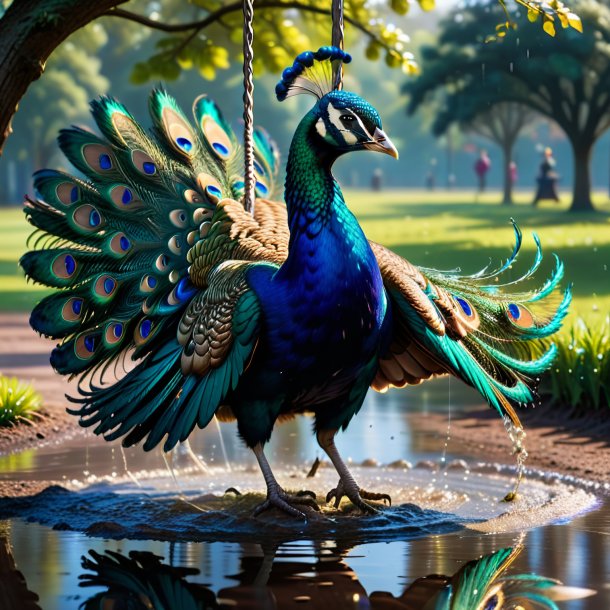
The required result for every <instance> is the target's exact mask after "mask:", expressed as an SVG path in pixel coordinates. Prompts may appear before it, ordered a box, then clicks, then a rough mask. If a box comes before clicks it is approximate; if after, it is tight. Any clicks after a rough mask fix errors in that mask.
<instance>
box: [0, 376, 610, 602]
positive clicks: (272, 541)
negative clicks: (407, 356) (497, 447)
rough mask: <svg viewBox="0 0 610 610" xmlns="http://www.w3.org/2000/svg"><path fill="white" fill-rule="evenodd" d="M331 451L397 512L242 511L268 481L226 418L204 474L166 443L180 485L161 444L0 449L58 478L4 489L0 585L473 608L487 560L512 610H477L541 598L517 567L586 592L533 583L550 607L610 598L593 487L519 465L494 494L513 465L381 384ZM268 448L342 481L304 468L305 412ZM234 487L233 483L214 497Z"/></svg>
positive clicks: (293, 477)
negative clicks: (306, 515) (483, 457)
mask: <svg viewBox="0 0 610 610" xmlns="http://www.w3.org/2000/svg"><path fill="white" fill-rule="evenodd" d="M439 387H440V388H441V389H440V394H442V392H443V388H442V386H439ZM432 391H433V392H434V391H435V390H434V387H433V388H432ZM455 394H456V392H453V396H455ZM427 396H428V398H429V397H430V395H427ZM432 398H433V400H430V401H429V402H428V399H426V400H421V395H420V402H419V403H418V404H416V405H415V406H414V408H415V409H417V410H419V411H420V412H421V413H424V412H425V410H426V409H427V408H428V407H429V405H430V404H434V403H436V404H439V400H438V397H437V396H434V394H432ZM465 400H466V399H465ZM498 425H499V426H500V425H501V422H498ZM439 444H440V446H439ZM338 445H339V448H340V451H341V452H342V453H343V455H344V456H345V457H346V459H347V458H351V469H352V470H353V472H354V474H355V476H356V479H357V480H358V481H359V483H360V484H361V485H362V486H363V487H365V488H367V489H370V490H371V491H381V492H389V493H390V494H391V495H392V497H393V507H392V508H386V509H384V510H383V511H382V512H381V513H380V514H379V515H376V516H372V517H355V516H353V515H350V514H348V513H346V512H343V511H341V512H336V511H334V510H330V509H325V510H324V511H323V513H322V515H320V516H312V517H311V518H310V520H309V522H308V523H306V524H305V523H304V522H298V521H294V520H293V519H287V518H285V517H284V516H282V515H278V514H277V513H268V514H265V515H263V516H262V517H260V518H258V519H253V518H252V517H251V511H252V508H253V506H254V505H255V504H256V503H258V502H260V501H261V500H262V499H263V495H262V490H263V481H262V477H261V475H260V473H259V472H258V470H257V469H256V467H255V461H254V459H253V457H252V456H251V454H250V452H249V451H247V450H246V449H244V448H243V447H242V446H241V445H240V444H239V442H237V440H236V435H235V431H234V429H233V427H232V426H231V425H228V426H223V427H222V428H221V429H218V428H215V427H214V426H210V427H209V428H208V429H206V430H204V431H202V432H200V433H198V434H197V435H195V436H194V438H193V440H192V449H193V452H194V453H195V454H196V455H197V456H198V459H200V460H203V461H204V462H205V465H206V472H202V470H201V468H200V467H199V466H197V465H196V464H195V463H194V461H193V459H192V457H191V456H190V455H189V452H188V451H187V450H186V448H184V447H183V448H181V449H179V450H178V451H177V452H176V453H174V454H172V455H171V456H170V460H171V461H172V463H173V468H174V470H175V472H176V474H177V478H176V479H174V478H173V477H172V476H171V475H170V474H169V472H168V470H167V468H166V466H165V464H164V461H163V458H162V457H161V454H158V453H152V454H145V453H143V452H142V451H140V450H139V449H137V448H134V449H130V450H128V451H125V452H123V451H122V450H121V449H120V447H119V446H118V445H116V444H115V445H111V444H108V443H104V442H103V441H100V440H99V439H96V438H92V437H90V436H83V435H81V434H79V435H75V437H74V438H73V439H69V440H63V441H62V442H61V443H59V444H50V445H48V446H46V447H44V448H42V449H38V450H35V451H30V452H24V453H23V454H20V455H17V456H4V457H0V477H1V478H3V479H14V480H26V479H31V480H43V481H48V482H49V483H51V482H53V485H52V486H51V487H50V488H48V489H46V490H45V491H44V492H42V493H41V494H38V495H36V496H32V497H29V498H28V497H26V498H20V499H9V498H5V499H2V500H0V519H4V520H3V521H0V572H1V574H0V581H1V582H3V583H4V582H6V583H13V584H14V589H13V591H17V592H19V593H18V597H17V598H16V599H18V600H19V602H18V604H17V605H14V606H13V607H14V608H15V609H16V610H17V609H18V610H35V609H36V608H42V609H44V610H55V609H57V610H73V609H74V610H75V609H77V608H79V607H83V608H85V610H89V609H94V608H95V609H96V610H98V609H99V608H115V609H118V608H134V609H136V608H137V609H139V608H155V609H156V610H157V609H158V610H175V609H176V608H180V609H182V608H185V610H186V609H187V608H189V609H190V608H193V609H195V608H233V607H240V608H252V609H256V610H258V609H260V610H263V609H267V608H278V609H281V610H283V609H284V608H293V607H294V608H296V607H297V606H298V607H307V606H308V605H309V607H313V608H331V607H333V606H334V607H335V608H337V609H339V608H354V609H356V608H357V609H361V608H373V609H380V610H384V609H390V608H393V609H402V610H418V609H421V610H424V608H425V609H426V610H427V609H428V608H434V610H445V609H446V610H450V609H451V608H454V609H455V610H457V609H458V608H459V609H460V610H474V608H475V607H476V606H470V605H468V604H469V603H474V602H473V601H472V599H470V601H469V602H468V603H465V605H464V604H462V605H457V600H458V596H457V593H455V592H456V590H457V589H456V587H457V584H456V583H457V582H458V580H459V579H460V578H463V577H464V576H465V575H466V576H467V575H468V574H470V575H471V577H472V575H473V574H477V573H478V574H481V573H482V571H481V570H482V568H483V567H484V566H485V565H486V564H485V563H480V562H481V561H483V562H485V561H488V562H493V561H499V562H501V560H502V557H504V556H506V557H507V556H508V555H510V557H512V559H511V564H510V566H507V567H506V571H505V572H502V574H497V575H496V576H495V577H494V578H493V579H491V580H490V581H489V582H487V581H485V582H478V581H477V583H476V584H477V591H479V592H481V591H483V592H484V591H491V590H492V589H493V587H496V588H497V590H498V591H500V590H501V591H502V595H504V596H505V599H506V603H505V605H503V606H494V605H493V604H491V602H490V601H489V600H487V601H486V602H485V604H488V602H489V604H491V605H489V604H488V605H485V606H482V607H484V608H486V609H487V608H488V607H489V608H495V607H497V608H506V609H507V610H508V609H509V608H516V607H519V606H521V607H523V608H527V609H528V610H530V609H534V608H536V606H535V605H532V604H531V603H530V605H528V602H527V599H526V598H519V597H515V595H517V593H518V594H519V595H524V594H525V593H524V591H523V583H524V582H525V581H524V579H523V578H517V579H513V580H510V578H511V577H514V576H515V575H519V574H529V573H532V572H534V573H536V574H537V575H539V576H541V577H548V578H551V579H558V580H561V581H563V582H564V583H565V584H566V585H568V586H569V587H576V588H577V589H579V591H575V590H572V589H558V588H557V586H556V584H553V583H551V584H548V583H547V585H545V586H546V587H547V589H545V590H542V589H539V593H540V594H541V595H543V596H546V595H549V596H550V597H548V599H549V600H555V601H553V602H550V603H556V604H557V606H556V607H557V608H561V609H562V610H564V609H565V610H607V609H608V608H609V607H610V582H609V581H610V578H609V575H610V504H609V501H608V496H607V493H608V490H607V488H606V489H605V488H604V486H601V485H599V484H597V485H594V484H588V483H587V482H585V481H579V480H577V479H574V478H571V477H561V476H559V475H556V474H553V473H540V472H528V476H527V477H526V479H525V481H524V483H523V485H522V488H521V493H520V497H519V499H518V500H517V501H516V502H513V503H510V504H506V503H503V502H501V499H502V498H503V497H504V495H505V494H506V493H507V492H508V491H510V490H511V489H512V487H513V485H514V476H515V475H514V469H512V468H511V467H505V466H496V465H490V464H482V463H479V462H477V461H476V460H473V459H472V458H471V457H470V456H469V455H468V449H467V447H462V446H458V445H456V444H455V443H453V442H450V443H448V446H449V448H448V451H449V452H448V453H444V452H445V447H444V443H443V442H442V441H440V442H439V440H438V439H435V438H433V437H432V436H430V435H426V434H421V433H419V432H418V433H417V434H414V433H413V431H412V430H411V428H410V424H409V420H408V419H407V418H406V417H404V406H403V404H402V402H400V403H399V402H398V401H396V400H395V398H394V397H392V394H389V395H386V396H382V397H378V396H375V398H374V400H372V401H370V402H369V403H368V404H367V405H366V406H365V409H363V412H362V414H361V416H359V417H358V418H356V419H355V420H354V423H353V425H351V426H350V429H349V431H348V433H347V434H345V435H342V436H341V437H340V438H339V441H338ZM267 454H268V456H269V459H270V461H271V463H272V465H273V466H274V469H275V472H276V476H277V478H278V480H279V481H280V482H281V483H282V484H283V485H284V486H285V487H286V488H288V489H290V490H298V489H303V488H307V489H312V490H313V491H314V492H315V493H316V494H317V495H318V498H319V499H321V498H323V497H324V496H325V495H326V492H327V491H328V490H329V489H330V488H331V487H334V485H335V484H336V475H335V473H334V472H333V470H332V469H331V468H328V467H321V468H320V469H319V470H318V474H317V476H316V477H315V478H307V477H306V476H305V474H306V472H307V471H308V470H309V468H310V466H311V463H312V462H313V460H314V458H315V457H317V456H320V454H319V450H318V448H317V446H316V445H315V441H314V440H313V438H312V437H311V435H310V422H309V421H308V420H307V419H306V418H299V419H297V420H295V421H293V422H290V423H289V424H286V425H284V426H280V427H278V428H277V431H276V434H274V437H273V440H272V443H271V444H270V445H269V447H268V451H267ZM371 456H375V458H376V460H377V461H376V460H371V459H370V458H371ZM398 460H402V462H398ZM363 462H364V463H365V464H366V465H362V464H363ZM236 464H239V466H235V465H236ZM390 464H392V466H390ZM58 482H59V484H60V485H61V486H59V485H57V483H58ZM228 487H235V488H237V489H238V490H240V491H241V492H242V493H243V495H241V496H235V495H234V494H227V495H223V492H224V490H225V489H227V488H228ZM606 487H607V486H606ZM347 506H348V504H347V503H346V504H345V505H343V506H342V508H344V509H346V508H347ZM54 528H55V529H54ZM502 549H509V550H508V551H502ZM510 549H513V550H512V551H511V550H510ZM107 552H111V553H118V554H116V555H112V554H108V553H107ZM503 553H504V555H503ZM507 553H508V555H506V554H507ZM486 556H487V559H485V557H486ZM506 557H505V559H506ZM83 558H85V559H84V560H83ZM472 562H474V563H472ZM477 562H479V563H477ZM477 566H478V568H479V569H478V570H477ZM15 570H19V571H20V572H21V574H22V577H17V576H15V575H16V571H15ZM431 575H436V576H434V577H432V576H431ZM460 575H461V576H460ZM424 577H426V578H425V580H421V579H422V578H424ZM19 578H21V580H20V579H19ZM502 578H505V580H501V579H502ZM507 579H508V580H507ZM492 581H493V582H492ZM472 582H474V581H472V579H471V584H472ZM540 582H542V581H540ZM549 582H550V581H549ZM79 583H83V584H88V585H90V586H88V587H85V588H83V587H81V586H79ZM125 583H131V585H129V586H126V584H125ZM134 583H135V585H134ZM132 585H134V586H136V589H137V591H138V593H137V594H136V593H134V590H132V589H130V586H132ZM11 586H12V585H11ZM541 587H542V585H541ZM583 589H587V590H589V589H591V590H595V592H596V594H595V595H588V594H587V591H583ZM449 592H452V593H451V595H449ZM15 594H16V595H17V593H15ZM170 594H171V595H179V596H180V597H179V599H180V600H182V601H181V602H176V598H172V597H171V595H170ZM155 595H156V596H157V597H156V598H155V597H154V596H155ZM36 596H38V597H39V601H35V597H36ZM138 596H140V597H138ZM151 596H152V597H151ZM435 596H436V597H435ZM443 596H444V597H443ZM511 596H512V597H511ZM153 599H154V600H155V601H154V603H152V602H151V600H153ZM32 600H34V601H32ZM451 600H453V601H451ZM530 601H531V600H530ZM149 602H150V603H149ZM509 602H510V604H512V605H509ZM477 603H478V602H477ZM28 604H29V605H28ZM32 604H34V605H32ZM82 604H85V605H84V606H82ZM138 604H139V605H138ZM146 604H149V605H146ZM180 604H182V605H180ZM189 604H190V605H189ZM426 604H428V605H426ZM430 604H433V605H430ZM452 604H453V605H452ZM539 607H542V608H555V606H552V605H548V604H547V606H539ZM9 608H10V607H9Z"/></svg>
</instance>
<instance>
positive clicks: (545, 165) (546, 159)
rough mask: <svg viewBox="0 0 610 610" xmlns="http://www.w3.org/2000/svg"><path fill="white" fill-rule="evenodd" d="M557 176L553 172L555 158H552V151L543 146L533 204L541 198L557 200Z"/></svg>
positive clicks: (536, 203)
mask: <svg viewBox="0 0 610 610" xmlns="http://www.w3.org/2000/svg"><path fill="white" fill-rule="evenodd" d="M558 179H559V176H558V174H557V172H555V159H553V151H552V149H550V148H548V147H547V148H545V149H544V153H543V156H542V163H541V164H540V172H539V173H538V177H537V178H536V182H538V189H537V191H536V196H535V197H534V202H533V205H535V206H536V205H538V202H539V201H540V200H541V199H553V200H555V201H559V195H558V194H557V180H558Z"/></svg>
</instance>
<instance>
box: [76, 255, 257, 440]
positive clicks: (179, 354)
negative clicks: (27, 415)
mask: <svg viewBox="0 0 610 610" xmlns="http://www.w3.org/2000/svg"><path fill="white" fill-rule="evenodd" d="M253 264H256V263H248V262H246V261H224V262H223V263H221V264H219V265H217V266H216V267H214V268H213V269H212V270H211V271H210V273H209V274H208V277H207V285H206V287H205V289H203V290H201V291H199V292H198V293H197V294H196V295H195V296H194V297H193V298H192V299H191V300H190V302H189V304H188V306H187V307H186V309H185V310H184V312H183V314H182V316H181V319H180V322H179V324H178V329H177V336H173V337H171V338H168V339H167V340H166V341H165V343H162V344H160V345H158V346H157V348H156V350H155V351H154V352H152V353H151V354H150V355H149V357H148V358H146V359H144V360H143V361H142V362H141V363H140V364H139V365H138V366H137V367H136V368H135V369H134V370H132V371H130V372H129V374H128V375H126V376H125V377H124V378H123V379H121V380H119V381H117V382H116V383H114V384H113V385H112V386H110V387H107V388H93V389H92V390H90V391H85V390H81V394H82V397H81V398H78V399H72V400H73V402H77V403H80V405H81V407H80V408H79V409H78V410H73V411H72V412H73V413H74V414H76V415H80V416H81V424H82V425H83V426H92V425H96V428H95V432H96V434H103V435H104V436H105V437H106V438H107V439H108V440H113V439H116V438H119V437H122V436H124V437H125V438H124V440H123V444H124V445H125V446H130V445H133V444H135V443H138V442H140V441H141V440H143V439H144V438H146V441H145V443H144V449H145V450H149V449H152V448H153V447H155V446H156V445H157V444H159V443H160V442H161V440H162V439H163V437H164V436H166V435H167V438H166V440H165V443H164V450H165V451H169V450H170V449H172V448H173V447H174V446H175V445H176V444H177V443H179V442H182V441H184V440H186V439H187V438H188V436H189V434H190V433H191V432H192V430H193V429H194V427H195V426H196V425H197V426H199V427H200V428H203V427H205V426H206V425H207V424H208V423H209V421H210V420H211V419H212V417H213V415H214V413H215V412H216V410H217V409H218V408H219V407H220V406H221V404H222V403H223V401H224V400H225V399H226V398H227V396H228V394H229V393H230V392H231V391H232V390H234V389H235V388H236V386H237V384H238V382H239V379H240V377H241V375H242V374H243V372H244V371H245V369H246V368H247V365H248V362H249V361H250V360H251V358H252V355H253V353H254V349H255V346H256V342H257V340H258V334H259V328H260V306H259V302H258V299H257V297H256V294H255V293H254V292H253V291H252V290H251V289H250V288H249V285H248V282H247V274H248V271H249V269H250V268H251V267H252V265H253Z"/></svg>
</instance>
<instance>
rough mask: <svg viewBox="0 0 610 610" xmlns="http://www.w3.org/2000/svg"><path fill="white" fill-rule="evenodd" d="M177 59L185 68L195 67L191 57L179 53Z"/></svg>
mask: <svg viewBox="0 0 610 610" xmlns="http://www.w3.org/2000/svg"><path fill="white" fill-rule="evenodd" d="M176 61H177V62H178V65H179V66H180V67H181V68H182V69H183V70H190V69H191V68H192V67H193V59H192V58H191V57H185V56H183V55H178V57H177V58H176Z"/></svg>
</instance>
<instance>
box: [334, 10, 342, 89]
mask: <svg viewBox="0 0 610 610" xmlns="http://www.w3.org/2000/svg"><path fill="white" fill-rule="evenodd" d="M332 2H333V4H332V16H333V30H332V45H333V47H338V48H339V49H343V0H332ZM335 63H336V66H335V67H334V68H333V70H334V71H335V73H334V75H333V81H334V83H335V88H336V89H343V62H335Z"/></svg>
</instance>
